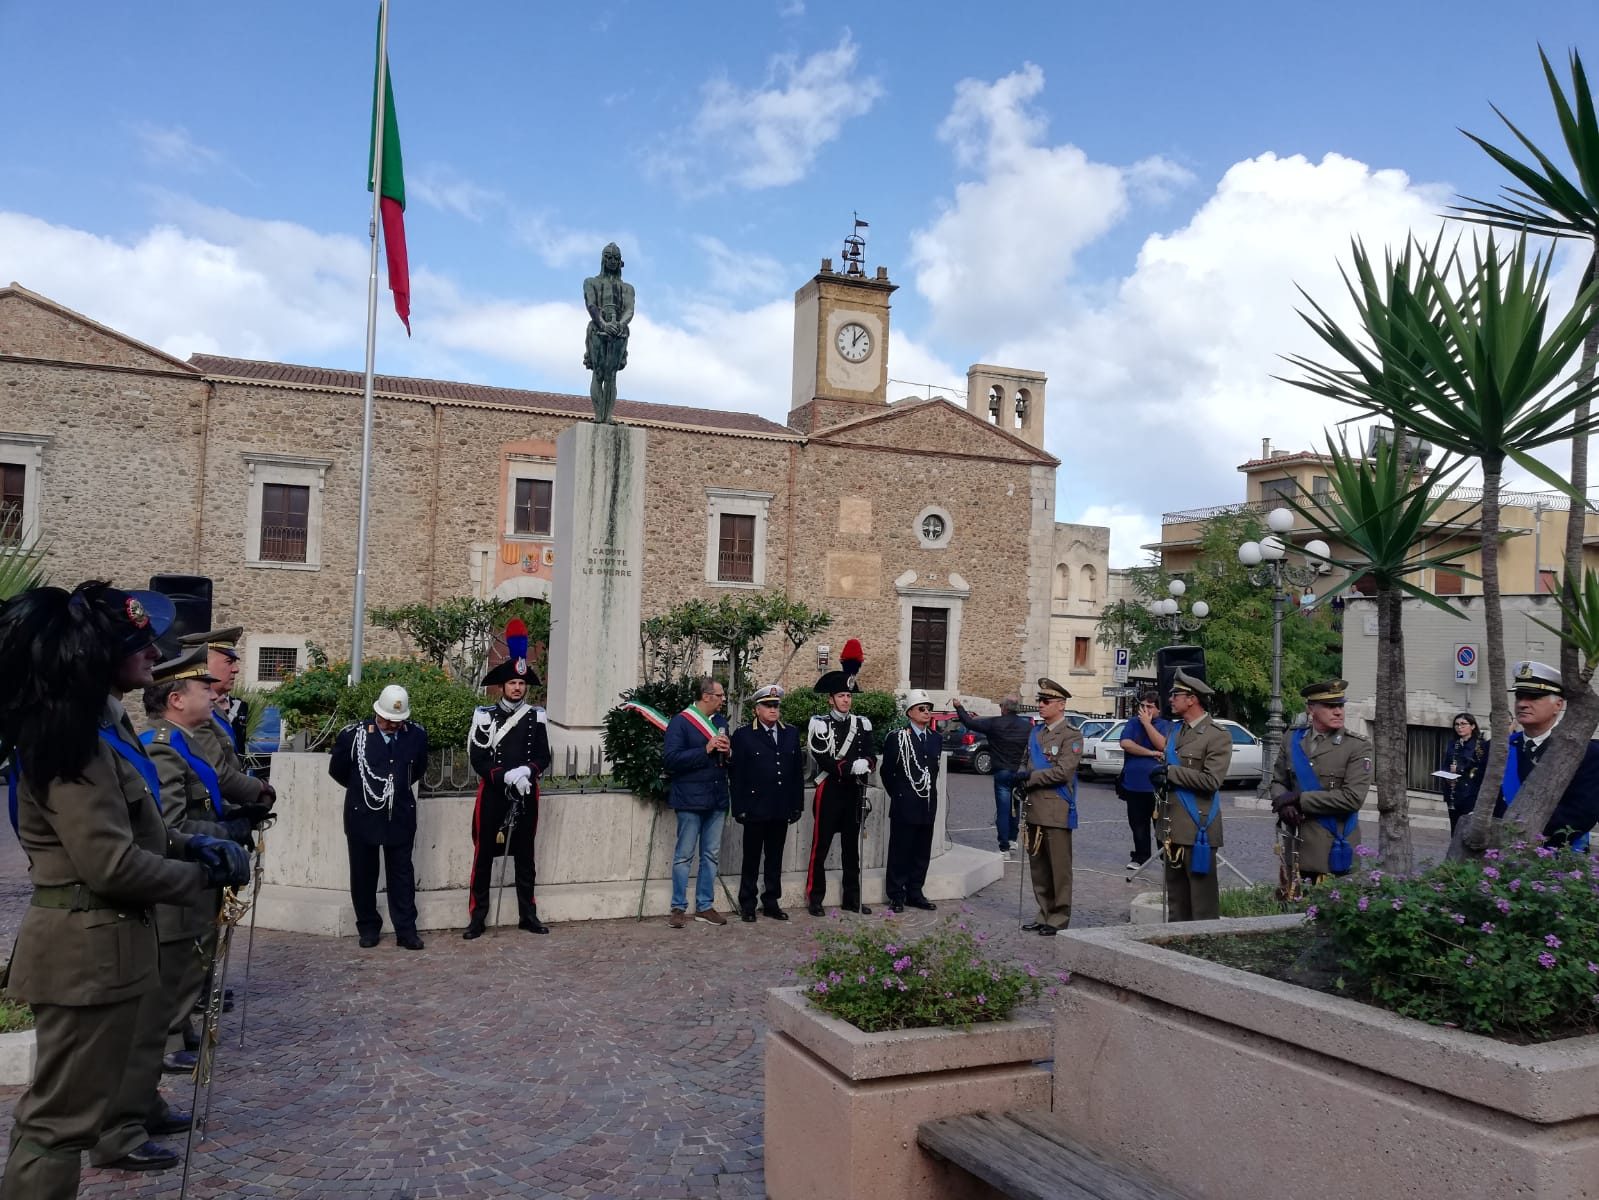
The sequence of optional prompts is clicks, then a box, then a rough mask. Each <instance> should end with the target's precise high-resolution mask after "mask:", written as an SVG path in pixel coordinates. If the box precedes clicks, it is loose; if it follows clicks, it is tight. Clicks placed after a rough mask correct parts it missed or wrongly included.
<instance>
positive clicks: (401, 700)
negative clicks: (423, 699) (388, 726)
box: [372, 683, 411, 721]
mask: <svg viewBox="0 0 1599 1200" xmlns="http://www.w3.org/2000/svg"><path fill="white" fill-rule="evenodd" d="M372 711H373V712H375V713H377V715H378V716H380V717H382V718H383V719H384V720H386V721H404V720H406V719H408V718H409V717H410V715H411V697H410V696H409V695H407V694H406V691H405V689H404V688H403V687H401V686H400V685H399V684H397V683H391V684H389V686H388V687H386V688H384V689H383V691H382V692H380V693H379V694H378V698H377V700H376V701H374V702H373V705H372Z"/></svg>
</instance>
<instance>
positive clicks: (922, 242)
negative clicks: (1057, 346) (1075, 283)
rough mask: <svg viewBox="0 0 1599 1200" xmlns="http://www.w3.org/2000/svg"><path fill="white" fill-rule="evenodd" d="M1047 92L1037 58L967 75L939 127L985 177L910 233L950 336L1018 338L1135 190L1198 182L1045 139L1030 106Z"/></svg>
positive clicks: (921, 279)
mask: <svg viewBox="0 0 1599 1200" xmlns="http://www.w3.org/2000/svg"><path fill="white" fill-rule="evenodd" d="M1043 88H1044V72H1043V71H1042V70H1041V69H1040V68H1038V67H1037V66H1035V65H1033V64H1031V63H1028V64H1026V65H1025V66H1023V67H1022V69H1021V70H1019V71H1016V72H1014V73H1012V74H1010V75H1006V76H1004V77H1003V78H1001V79H999V80H996V81H995V82H993V83H985V82H983V81H981V80H975V79H966V80H962V81H961V82H960V83H959V84H957V85H956V88H955V102H954V105H953V106H952V107H951V109H950V112H949V115H948V116H947V117H946V118H945V120H944V122H943V123H942V125H940V127H939V131H938V135H939V137H940V138H941V139H942V140H943V141H945V142H947V143H948V144H949V145H950V147H951V148H952V150H953V151H954V155H955V160H956V162H957V163H958V164H959V165H960V166H962V167H964V168H967V169H969V170H972V171H975V172H976V173H977V178H975V179H970V180H966V181H964V182H962V183H960V184H958V185H957V186H956V188H955V194H954V198H953V200H952V201H951V202H950V203H948V204H947V205H945V207H944V209H943V211H942V212H941V213H940V214H939V215H938V217H937V218H935V219H934V220H933V222H932V223H931V224H930V225H928V226H927V227H926V228H924V229H921V230H919V231H917V232H916V233H915V234H914V235H913V236H912V239H911V258H912V265H913V267H914V268H915V271H916V290H917V291H918V292H920V293H921V294H922V296H923V297H925V298H926V300H927V301H928V304H929V305H930V307H931V310H932V314H933V319H934V324H935V327H936V328H937V329H939V330H940V331H941V332H943V333H945V334H957V335H959V336H961V337H963V338H967V339H973V340H976V341H980V342H986V341H990V340H994V339H999V338H1003V337H1014V336H1016V333H1017V332H1018V328H1019V326H1020V327H1021V328H1023V329H1025V328H1026V327H1028V326H1029V325H1032V324H1036V323H1037V322H1038V321H1039V320H1040V319H1043V317H1044V315H1045V314H1048V313H1053V312H1057V311H1058V310H1059V308H1060V307H1061V306H1062V305H1063V304H1065V303H1066V302H1067V301H1068V295H1067V285H1068V283H1069V282H1070V281H1071V280H1072V279H1073V277H1074V275H1075V273H1076V266H1077V256H1078V254H1079V253H1080V252H1081V251H1082V250H1083V249H1084V248H1086V247H1087V246H1089V245H1091V244H1092V243H1093V242H1095V241H1096V240H1097V239H1099V238H1100V237H1102V236H1103V235H1104V234H1105V233H1106V232H1107V231H1109V230H1110V229H1111V228H1112V227H1113V226H1114V225H1115V224H1116V223H1117V222H1118V221H1119V220H1120V219H1121V218H1122V217H1123V216H1124V215H1125V213H1126V212H1127V209H1128V204H1129V199H1128V196H1129V191H1130V190H1132V191H1134V192H1136V194H1137V195H1138V196H1139V197H1140V198H1146V197H1147V198H1150V199H1159V198H1163V197H1165V196H1168V195H1169V194H1170V193H1171V192H1172V191H1173V190H1174V189H1176V188H1177V187H1179V186H1181V185H1184V184H1186V183H1187V182H1188V181H1189V180H1190V178H1191V177H1190V176H1189V174H1188V172H1187V171H1186V170H1185V169H1184V168H1182V167H1180V166H1178V165H1177V164H1175V163H1172V162H1170V161H1169V160H1166V159H1163V158H1151V159H1147V160H1145V161H1143V162H1140V163H1135V164H1134V165H1133V166H1132V167H1128V168H1122V167H1116V166H1112V165H1110V164H1107V163H1096V162H1092V161H1090V159H1089V158H1088V156H1087V155H1086V154H1084V153H1083V151H1082V150H1080V149H1078V148H1077V147H1076V146H1073V145H1070V144H1069V143H1062V144H1060V145H1054V146H1051V145H1045V144H1043V138H1044V135H1045V133H1046V131H1047V129H1046V127H1047V123H1046V121H1045V120H1044V117H1043V116H1042V115H1041V114H1040V113H1039V112H1038V111H1037V109H1036V107H1035V106H1034V103H1033V102H1034V101H1035V100H1036V99H1037V97H1038V95H1039V94H1040V93H1041V92H1042V91H1043Z"/></svg>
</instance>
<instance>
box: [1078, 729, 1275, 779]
mask: <svg viewBox="0 0 1599 1200" xmlns="http://www.w3.org/2000/svg"><path fill="white" fill-rule="evenodd" d="M1216 724H1218V725H1220V726H1221V727H1222V728H1223V729H1225V730H1226V731H1227V733H1228V734H1229V735H1230V736H1231V737H1232V739H1233V761H1232V764H1231V765H1230V766H1229V767H1228V768H1227V782H1228V783H1239V784H1253V783H1259V782H1260V761H1261V745H1260V739H1259V738H1257V737H1256V736H1255V735H1254V734H1252V733H1250V732H1249V730H1247V729H1245V728H1244V727H1243V726H1242V725H1240V724H1239V723H1238V722H1237V721H1227V720H1217V722H1216ZM1126 729H1127V722H1126V721H1117V722H1116V724H1114V725H1112V726H1111V727H1110V728H1109V729H1107V730H1105V731H1104V733H1102V734H1101V735H1100V736H1099V738H1098V739H1096V745H1095V748H1094V751H1095V752H1094V774H1096V775H1107V776H1110V775H1119V774H1120V773H1121V769H1122V760H1123V759H1124V758H1126V756H1127V752H1126V751H1125V750H1123V749H1122V745H1121V742H1122V738H1123V737H1124V736H1125V731H1126ZM1087 755H1088V741H1087V739H1084V741H1083V756H1084V757H1085V758H1086V757H1087Z"/></svg>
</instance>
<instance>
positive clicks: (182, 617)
mask: <svg viewBox="0 0 1599 1200" xmlns="http://www.w3.org/2000/svg"><path fill="white" fill-rule="evenodd" d="M150 590H151V591H152V592H160V593H161V594H162V595H163V596H165V597H167V598H168V599H169V600H171V601H172V607H173V608H174V609H176V610H177V611H176V613H175V615H174V617H173V620H172V628H171V629H169V630H167V632H166V634H165V636H163V637H162V638H161V640H160V641H158V642H157V643H156V645H157V646H159V647H160V649H161V657H162V658H163V659H168V658H174V657H176V655H177V653H178V639H179V638H180V637H183V636H184V635H185V634H190V633H205V632H206V631H207V630H209V629H210V628H211V580H210V578H209V577H208V576H205V575H152V576H150Z"/></svg>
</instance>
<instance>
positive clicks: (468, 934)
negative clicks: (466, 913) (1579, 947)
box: [461, 921, 483, 942]
mask: <svg viewBox="0 0 1599 1200" xmlns="http://www.w3.org/2000/svg"><path fill="white" fill-rule="evenodd" d="M461 936H462V937H463V938H465V939H466V940H467V941H469V942H470V941H471V940H472V939H473V938H480V937H482V936H483V922H482V921H473V922H472V923H471V924H470V925H468V926H467V927H466V928H465V929H463V930H461Z"/></svg>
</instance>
